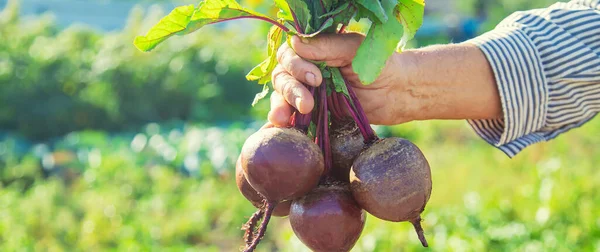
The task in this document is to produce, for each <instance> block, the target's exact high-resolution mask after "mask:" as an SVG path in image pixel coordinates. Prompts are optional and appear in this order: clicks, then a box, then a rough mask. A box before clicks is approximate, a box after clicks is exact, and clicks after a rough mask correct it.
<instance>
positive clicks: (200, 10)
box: [133, 0, 276, 51]
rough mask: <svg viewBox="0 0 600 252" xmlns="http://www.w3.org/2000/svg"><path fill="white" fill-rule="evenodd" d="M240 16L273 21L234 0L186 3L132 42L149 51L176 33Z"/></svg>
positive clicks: (182, 33) (186, 31) (191, 30)
mask: <svg viewBox="0 0 600 252" xmlns="http://www.w3.org/2000/svg"><path fill="white" fill-rule="evenodd" d="M238 18H260V19H263V20H264V19H267V20H271V19H270V18H269V17H267V16H265V15H262V14H259V13H256V12H254V11H251V10H247V9H244V8H242V6H240V4H238V3H237V2H236V1H235V0H206V1H202V2H200V4H199V5H198V7H194V6H193V5H186V6H180V7H177V8H175V9H174V10H173V11H171V13H169V15H167V16H166V17H164V18H162V19H161V20H160V21H159V22H158V23H157V24H156V25H154V26H153V27H152V28H151V29H150V31H148V33H146V35H145V36H138V37H136V38H135V40H134V42H133V44H134V45H135V46H136V47H137V48H138V49H139V50H141V51H150V50H152V49H154V48H155V47H156V46H157V45H158V44H160V43H161V42H163V41H165V40H166V39H168V38H169V37H171V36H173V35H185V34H189V33H191V32H194V31H196V30H198V29H200V28H202V27H203V26H205V25H208V24H213V23H217V22H222V21H227V20H232V19H238ZM271 21H272V22H276V21H274V20H271Z"/></svg>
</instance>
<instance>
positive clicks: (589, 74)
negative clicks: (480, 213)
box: [467, 0, 600, 157]
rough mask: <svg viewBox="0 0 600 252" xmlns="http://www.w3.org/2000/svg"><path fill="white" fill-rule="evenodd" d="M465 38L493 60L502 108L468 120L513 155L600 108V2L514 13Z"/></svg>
mask: <svg viewBox="0 0 600 252" xmlns="http://www.w3.org/2000/svg"><path fill="white" fill-rule="evenodd" d="M467 42H468V43H473V44H476V45H477V46H478V47H479V48H480V49H481V50H482V51H483V53H484V54H485V56H486V58H487V59H488V61H489V62H490V65H491V66H492V69H493V71H494V75H495V79H496V83H497V85H498V91H499V93H500V98H501V101H502V110H503V112H504V116H503V118H499V119H490V120H468V122H469V124H470V125H471V126H472V127H473V129H474V130H475V132H477V134H478V135H479V136H481V137H482V138H483V139H485V140H486V141H487V142H488V143H490V144H492V145H494V146H496V147H498V148H499V149H500V150H502V151H504V152H505V153H506V154H507V155H508V156H509V157H513V156H515V155H516V154H517V153H519V152H520V151H521V150H523V149H524V148H525V147H527V146H529V145H531V144H533V143H537V142H541V141H548V140H550V139H553V138H555V137H556V136H558V135H559V134H561V133H564V132H566V131H568V130H570V129H573V128H576V127H579V126H581V125H583V124H584V123H586V122H587V121H589V120H591V119H592V118H593V117H594V116H595V115H596V114H597V113H598V112H600V0H574V1H571V2H568V3H556V4H554V5H552V6H550V7H548V8H545V9H536V10H531V11H522V12H516V13H514V14H512V15H511V16H509V17H507V18H506V19H504V20H503V21H502V22H501V23H500V24H498V26H496V28H495V29H494V30H492V31H490V32H488V33H485V34H483V35H481V36H479V37H477V38H474V39H472V40H469V41H467Z"/></svg>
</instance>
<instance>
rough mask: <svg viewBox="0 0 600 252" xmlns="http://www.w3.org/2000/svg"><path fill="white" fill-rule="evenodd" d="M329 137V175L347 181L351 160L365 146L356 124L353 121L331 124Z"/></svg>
mask: <svg viewBox="0 0 600 252" xmlns="http://www.w3.org/2000/svg"><path fill="white" fill-rule="evenodd" d="M329 139H330V141H331V155H332V163H333V169H332V171H331V176H332V177H334V178H336V179H338V180H340V181H343V182H349V180H350V167H351V166H352V162H353V161H354V159H355V158H356V157H357V156H358V154H360V152H361V151H362V150H363V148H364V146H365V144H364V138H363V136H362V134H361V132H360V130H359V128H358V125H356V123H355V122H354V121H342V122H339V123H335V124H332V130H331V134H330V135H329Z"/></svg>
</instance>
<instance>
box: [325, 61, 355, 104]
mask: <svg viewBox="0 0 600 252" xmlns="http://www.w3.org/2000/svg"><path fill="white" fill-rule="evenodd" d="M329 71H330V72H331V77H332V78H331V79H332V80H333V85H334V86H335V91H336V92H338V93H343V94H344V95H345V96H346V97H348V98H350V93H348V87H346V81H344V76H342V73H341V72H340V69H339V68H337V67H331V68H329Z"/></svg>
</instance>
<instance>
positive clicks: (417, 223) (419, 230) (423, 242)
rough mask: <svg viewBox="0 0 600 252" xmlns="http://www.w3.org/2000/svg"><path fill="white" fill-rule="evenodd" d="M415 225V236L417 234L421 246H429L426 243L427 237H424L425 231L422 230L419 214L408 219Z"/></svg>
mask: <svg viewBox="0 0 600 252" xmlns="http://www.w3.org/2000/svg"><path fill="white" fill-rule="evenodd" d="M410 223H412V224H413V226H414V227H415V231H416V232H417V236H419V240H420V241H421V245H423V247H429V244H427V239H425V233H424V232H423V227H421V216H419V217H417V219H415V220H412V221H410Z"/></svg>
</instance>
